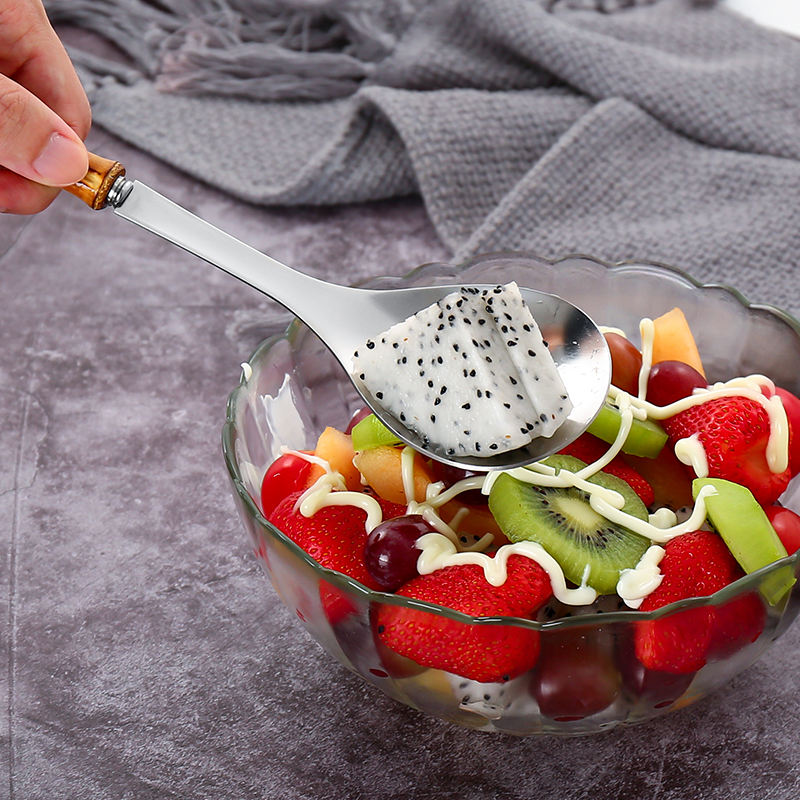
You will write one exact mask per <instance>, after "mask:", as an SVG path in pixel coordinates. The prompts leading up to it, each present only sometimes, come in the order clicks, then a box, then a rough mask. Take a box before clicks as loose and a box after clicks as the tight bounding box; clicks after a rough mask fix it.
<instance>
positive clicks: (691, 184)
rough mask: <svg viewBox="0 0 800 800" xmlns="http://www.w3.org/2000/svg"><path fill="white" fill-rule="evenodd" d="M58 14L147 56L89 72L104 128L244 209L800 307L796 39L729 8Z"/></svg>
mask: <svg viewBox="0 0 800 800" xmlns="http://www.w3.org/2000/svg"><path fill="white" fill-rule="evenodd" d="M47 5H48V10H49V12H50V14H51V17H52V18H53V19H54V20H56V21H57V22H70V23H73V24H78V25H84V26H89V27H94V28H95V29H96V30H98V31H100V32H102V33H103V34H104V35H106V36H107V37H109V38H111V39H114V40H116V41H117V43H118V45H120V47H121V48H122V49H123V50H124V51H125V53H126V54H127V56H128V57H129V59H130V61H129V63H128V64H127V65H126V66H121V65H119V64H117V65H114V64H111V63H109V62H105V61H99V60H97V59H95V58H90V57H85V56H82V54H80V53H76V52H73V53H72V55H73V58H74V59H75V60H76V62H77V63H78V64H79V66H80V68H81V72H82V76H83V77H84V79H85V82H86V84H87V87H88V90H89V94H90V97H91V100H92V104H93V110H94V118H95V121H96V122H97V123H99V124H100V125H101V126H103V127H105V128H107V129H108V130H110V131H112V132H114V133H116V134H118V135H120V136H121V137H123V138H125V139H127V140H129V141H130V142H132V143H133V144H135V145H137V146H139V147H141V148H143V149H144V150H146V151H148V152H150V153H152V154H154V155H156V156H158V157H160V158H162V159H164V160H166V161H168V162H170V163H171V164H174V165H176V166H177V167H179V168H181V169H183V170H185V171H187V172H188V173H190V174H192V175H194V176H197V177H198V178H201V179H202V180H204V181H206V182H208V183H210V184H213V185H215V186H218V187H220V188H222V189H224V190H227V191H228V192H230V193H231V194H233V195H235V196H237V197H239V198H243V199H245V200H248V201H252V202H255V203H263V204H309V203H310V204H333V203H347V202H353V201H365V200H374V199H379V198H388V197H394V196H399V195H404V194H409V193H415V192H418V193H419V194H420V195H421V196H422V198H423V200H424V202H425V206H426V208H427V210H428V213H429V215H430V218H431V220H432V222H433V224H434V225H435V227H436V230H437V231H438V233H439V235H440V236H441V238H442V240H443V242H444V243H445V244H446V245H447V246H448V247H449V248H451V249H452V251H453V252H454V256H455V258H457V259H462V258H464V257H467V256H469V255H472V254H475V253H478V252H485V251H494V250H499V249H509V248H513V249H525V250H531V251H534V252H536V253H538V254H540V255H544V256H549V257H557V256H560V255H564V254H567V253H574V252H582V253H588V254H592V255H595V256H597V257H599V258H602V259H606V260H612V261H614V260H625V259H646V260H651V261H653V260H654V261H661V262H666V263H669V264H673V265H675V266H678V267H682V268H685V269H688V270H689V271H690V272H692V273H693V274H694V275H695V276H697V277H698V278H700V279H702V280H705V281H717V282H737V283H741V282H744V284H746V285H747V287H748V291H749V292H750V293H754V294H755V295H756V296H757V297H760V298H769V299H770V300H772V301H773V302H775V303H777V304H779V305H783V306H784V307H787V308H789V309H790V310H792V311H794V312H795V313H796V312H798V311H800V278H798V276H797V274H796V271H795V268H794V264H795V259H796V254H797V252H798V250H799V249H800V211H798V207H799V206H800V203H799V202H798V201H800V162H799V159H800V42H798V41H796V40H794V39H792V38H790V37H788V36H785V35H783V34H780V33H776V32H772V31H768V30H766V29H762V28H759V27H757V26H756V25H755V24H752V23H750V22H748V21H746V20H744V19H743V18H741V17H739V16H736V15H734V14H732V13H730V12H727V11H726V10H724V9H721V8H719V7H717V6H716V5H715V3H714V2H708V0H706V2H699V0H547V1H545V0H431V2H421V0H416V2H415V1H414V0H358V1H357V0H349V2H341V0H340V2H333V0H327V2H325V1H324V0H316V2H315V0H305V2H297V1H295V2H288V1H287V2H283V3H281V2H256V0H249V1H247V0H240V2H236V1H235V0H194V2H192V1H191V0H182V2H178V3H173V4H170V6H171V8H172V12H166V11H159V10H156V6H154V5H152V4H150V3H147V2H144V0H119V2H110V1H109V0H50V2H48V3H47ZM309 98H310V99H309ZM156 188H157V187H156Z"/></svg>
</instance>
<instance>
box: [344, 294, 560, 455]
mask: <svg viewBox="0 0 800 800" xmlns="http://www.w3.org/2000/svg"><path fill="white" fill-rule="evenodd" d="M353 373H354V375H356V376H357V377H358V378H360V380H361V381H362V382H363V384H364V385H365V386H366V388H367V389H368V390H369V391H370V392H371V393H372V394H373V396H374V397H375V398H376V399H378V400H379V401H380V402H381V403H382V404H383V406H384V408H386V409H387V410H388V411H390V412H391V413H392V414H394V415H395V416H396V417H397V418H398V419H400V420H401V421H402V422H403V423H404V424H406V425H407V426H408V427H410V428H413V429H414V430H415V431H416V432H417V433H418V434H419V435H420V437H421V438H423V440H425V441H428V442H430V443H431V444H433V445H436V446H438V447H439V448H440V449H441V450H442V451H443V452H445V453H447V454H449V455H456V456H491V455H494V454H496V453H500V452H504V451H507V450H513V449H516V448H518V447H523V446H524V445H526V444H528V443H529V442H530V441H531V440H532V439H534V438H536V437H539V436H552V435H553V433H554V432H555V431H556V429H557V428H558V427H559V426H560V425H561V423H562V422H564V420H566V418H567V417H568V416H569V413H570V411H571V410H572V403H571V402H570V400H569V397H568V395H567V391H566V388H565V386H564V383H563V381H562V380H561V377H560V376H559V374H558V370H557V368H556V365H555V362H554V361H553V358H552V356H551V355H550V351H549V349H548V347H547V343H546V342H544V341H543V339H542V334H541V331H540V330H539V327H538V325H537V324H536V321H535V320H534V318H533V316H532V314H531V312H530V310H529V309H528V307H527V306H526V305H525V302H524V300H523V299H522V295H521V294H520V292H519V288H518V287H517V285H516V284H515V283H509V284H506V285H505V286H497V287H495V288H494V289H488V290H477V289H474V288H462V289H461V290H459V291H456V292H452V293H451V294H449V295H447V296H446V297H444V298H442V299H441V300H440V301H439V302H437V303H435V304H433V305H431V306H428V307H427V308H424V309H422V310H421V311H419V312H417V313H416V314H414V315H413V316H411V317H409V318H408V319H406V320H404V321H403V322H399V323H398V324H396V325H393V326H392V327H391V328H389V330H387V331H386V332H385V333H383V334H381V335H380V336H378V337H376V338H375V339H371V340H369V341H368V342H366V345H365V346H364V347H360V348H359V349H358V351H357V353H356V354H354V356H353Z"/></svg>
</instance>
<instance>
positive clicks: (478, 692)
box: [223, 253, 800, 735]
mask: <svg viewBox="0 0 800 800" xmlns="http://www.w3.org/2000/svg"><path fill="white" fill-rule="evenodd" d="M511 280H515V281H517V282H518V283H519V284H520V285H521V286H529V287H532V288H536V289H539V290H543V291H546V292H552V293H554V294H558V295H560V296H561V297H563V298H565V299H567V300H569V301H571V302H573V303H574V304H576V305H577V306H579V307H580V308H582V309H583V310H584V311H585V312H586V313H588V314H589V316H590V317H592V318H593V319H594V320H595V321H596V322H598V323H599V324H603V325H610V326H614V327H618V328H622V329H623V330H624V331H625V332H626V333H627V334H628V335H629V336H630V337H631V338H632V339H634V340H636V339H637V333H638V323H639V320H640V319H641V318H642V317H651V318H652V317H656V316H658V315H659V314H661V313H663V312H665V311H668V310H669V309H671V308H673V307H674V306H679V307H680V308H682V309H683V311H684V312H685V314H686V316H687V318H688V319H689V321H690V323H691V326H692V329H693V332H694V334H695V337H696V339H697V343H698V345H699V349H700V352H701V353H702V354H703V358H704V366H705V368H706V372H707V374H708V379H709V382H713V381H716V380H726V379H729V378H731V377H734V376H737V375H747V374H753V373H761V374H765V375H767V376H769V377H771V378H772V379H773V380H774V381H775V382H776V383H777V384H779V385H781V386H783V387H784V388H786V389H788V390H789V391H791V392H794V393H795V394H800V370H798V365H799V364H800V323H798V322H797V321H796V320H794V319H793V318H792V317H790V316H789V315H788V314H786V313H784V312H781V311H779V310H778V309H775V308H771V307H766V306H756V305H753V304H750V303H748V302H747V301H746V300H745V298H744V297H742V296H741V295H740V294H738V293H737V292H736V291H734V290H732V289H729V288H726V287H722V286H701V285H700V284H698V283H697V282H695V281H694V280H692V279H691V278H690V277H688V276H687V275H685V274H683V273H681V272H679V271H676V270H674V269H671V268H669V267H665V266H660V265H655V264H621V265H608V264H603V263H600V262H598V261H596V260H593V259H591V258H588V257H584V256H575V257H569V258H566V259H562V260H559V261H556V262H547V261H544V260H542V259H538V258H536V257H534V256H530V255H526V254H514V253H504V254H497V255H488V256H482V257H480V258H476V259H473V260H472V261H470V262H469V263H467V264H466V265H464V266H462V267H458V268H457V267H453V266H450V265H446V264H429V265H426V266H423V267H420V268H419V269H417V270H415V271H414V272H412V273H411V274H410V275H408V276H406V277H405V278H397V279H395V278H384V279H380V280H378V281H374V282H372V283H371V284H370V285H371V286H378V287H387V288H390V287H395V286H405V285H431V284H452V283H461V284H468V283H493V282H496V283H501V282H502V283H505V282H508V281H511ZM251 370H252V372H250V371H251ZM244 372H245V374H244V375H243V378H242V381H241V382H240V384H239V386H238V387H236V388H235V389H234V391H233V392H232V394H231V396H230V399H229V403H228V410H227V422H226V424H225V427H224V430H223V449H224V456H225V460H226V463H227V467H228V472H229V474H230V478H231V482H232V486H233V494H234V498H235V500H236V504H237V507H238V510H239V513H240V515H241V518H242V520H243V522H244V525H245V527H246V528H247V530H248V532H249V534H250V536H251V537H252V541H253V547H254V551H255V553H256V556H257V557H258V558H259V560H260V561H261V563H262V564H263V566H264V568H265V570H266V572H267V574H268V576H269V578H270V580H271V582H272V585H273V586H274V588H275V590H276V591H277V593H278V594H279V596H280V597H281V599H282V601H283V602H284V603H285V604H286V606H287V607H288V608H289V609H290V610H292V611H293V612H294V613H295V614H296V615H297V617H298V619H299V620H300V622H301V623H302V625H303V627H305V629H306V630H307V631H308V632H309V633H310V634H311V636H312V637H313V638H314V639H315V640H316V641H317V642H318V643H319V644H320V645H321V646H322V647H323V648H324V649H325V650H327V651H328V653H330V654H331V655H332V656H333V657H334V658H336V659H337V660H338V661H340V662H341V663H342V664H344V665H345V666H346V667H348V668H349V669H350V670H352V671H353V672H355V673H356V674H358V675H360V676H361V677H362V678H363V679H364V680H365V681H367V682H368V683H370V684H372V685H373V686H375V687H376V688H377V689H380V690H381V691H383V692H384V693H386V694H387V695H389V696H390V697H393V698H395V699H396V700H398V701H400V702H401V703H405V704H406V705H408V706H411V707H413V708H415V709H418V710H420V711H422V712H424V713H426V714H431V715H433V716H435V717H439V718H442V719H446V720H449V721H451V722H454V723H457V724H459V725H463V726H466V727H469V728H475V729H480V730H486V731H500V732H503V733H508V734H516V735H530V734H541V733H549V734H561V735H573V734H586V733H592V732H596V731H600V730H604V729H608V728H612V727H614V726H616V725H620V724H631V723H638V722H644V721H646V720H649V719H652V718H654V717H656V716H659V715H661V714H665V713H668V712H671V711H673V710H675V709H679V708H682V707H685V706H687V705H689V704H690V703H693V702H695V701H696V700H699V699H700V698H702V697H704V696H705V695H707V694H709V693H710V692H712V691H713V690H714V689H716V688H717V687H719V686H721V685H723V684H725V683H726V682H727V681H729V680H730V679H731V678H732V677H733V676H734V675H736V674H737V673H738V672H740V671H741V670H743V669H745V668H746V667H747V666H748V665H750V664H751V663H752V662H753V661H754V660H755V659H757V658H758V657H759V656H760V655H761V654H762V653H763V652H764V651H765V650H766V649H767V648H768V647H770V646H771V644H772V643H773V642H774V641H775V639H777V638H778V637H779V636H780V635H781V634H782V633H783V631H784V630H786V628H787V627H788V625H789V624H790V623H791V621H792V620H793V619H794V617H795V616H796V615H797V612H798V608H800V605H799V603H800V589H798V588H797V587H798V586H800V582H797V583H795V585H794V589H793V590H792V591H791V592H788V593H787V595H786V596H785V597H784V598H783V600H782V601H781V602H780V603H778V604H777V605H775V606H770V605H769V604H767V603H765V602H763V600H762V599H761V597H762V596H761V594H760V593H759V587H760V586H761V585H762V584H763V583H764V582H766V581H769V580H770V579H771V578H772V579H774V573H776V572H777V571H784V572H786V571H790V572H793V573H794V574H795V576H796V575H797V574H798V572H800V554H796V555H794V556H789V557H787V558H785V559H783V560H782V561H779V562H776V563H774V564H772V565H770V566H768V567H765V568H764V569H762V570H760V571H758V572H755V573H752V574H750V575H747V576H745V577H743V578H741V579H740V580H738V581H736V582H735V583H732V584H730V585H728V586H726V587H725V588H724V589H722V590H721V591H719V592H717V593H716V594H715V595H713V596H712V597H708V598H694V599H690V600H685V601H681V602H679V603H673V604H671V605H669V606H665V607H663V608H661V609H658V610H657V611H653V612H649V613H644V612H639V611H633V610H619V606H618V605H616V604H614V605H612V606H610V607H608V608H606V609H604V610H603V611H602V612H601V611H594V612H592V613H586V614H581V613H577V614H574V615H573V616H570V617H563V618H559V619H556V620H554V621H547V619H546V618H545V617H541V618H540V619H539V620H536V621H532V620H525V619H520V618H491V619H489V618H474V617H470V616H467V615H465V614H461V613H459V612H457V611H453V610H450V609H446V608H442V607H440V606H436V605H431V604H428V603H424V602H420V601H414V600H408V599H406V598H403V597H400V596H397V595H393V594H387V593H382V592H376V591H371V590H369V589H367V588H365V587H364V586H363V585H362V584H360V583H358V582H357V581H355V580H353V579H351V578H348V577H346V576H344V575H342V574H340V573H338V572H334V571H331V570H328V569H324V568H322V567H320V566H319V564H317V562H316V561H314V560H313V559H312V558H311V557H310V556H308V555H307V554H306V553H305V552H303V551H302V550H301V549H300V548H299V547H298V546H297V545H295V544H294V543H293V542H292V541H291V540H289V539H288V538H287V537H286V536H284V534H283V533H281V531H279V530H277V529H276V528H275V527H273V526H272V525H270V523H268V522H267V521H266V519H265V518H264V517H263V515H262V514H261V511H260V509H259V502H260V500H259V498H260V485H261V479H262V477H263V475H264V473H265V471H266V469H267V467H268V466H269V464H270V463H271V462H272V461H273V460H274V459H275V458H276V457H277V456H278V455H279V454H280V448H281V446H282V445H285V446H287V447H289V448H293V449H313V447H314V444H315V442H316V439H317V436H318V434H319V433H320V432H321V430H322V429H323V428H324V427H325V426H326V425H333V426H336V427H339V428H340V429H343V428H344V427H345V426H346V424H347V422H348V420H349V418H350V416H351V414H352V413H353V412H354V411H355V410H357V409H358V408H360V407H361V405H362V403H361V402H360V400H359V398H358V396H357V394H356V392H355V390H354V389H353V387H352V385H351V384H350V382H349V380H348V378H347V376H346V374H345V372H344V371H343V370H342V368H341V367H340V366H339V364H338V363H337V362H336V361H335V360H334V358H333V356H332V355H330V353H329V352H328V350H327V349H326V347H325V346H324V345H323V344H322V342H320V340H319V339H317V338H316V337H315V336H314V335H313V334H312V333H311V332H310V331H309V330H308V329H307V328H306V327H305V326H304V325H303V324H301V323H300V322H297V321H295V322H294V323H293V324H292V325H291V326H290V327H289V329H288V330H287V332H286V333H285V335H283V336H279V337H275V338H272V339H269V340H267V341H265V342H263V343H262V344H261V345H260V346H259V347H258V349H257V350H256V351H255V353H254V354H253V356H252V357H251V359H250V361H249V368H247V367H245V370H244ZM248 373H249V374H248ZM781 502H782V503H783V504H784V505H786V506H788V507H790V508H792V509H793V510H795V511H798V512H800V480H795V481H793V483H792V484H791V485H790V486H789V489H788V490H787V491H786V493H785V494H784V495H783V497H782V498H781ZM615 600H616V598H615ZM744 602H749V603H751V604H753V603H754V604H755V606H756V608H757V613H758V614H761V615H762V618H763V620H764V624H763V630H762V631H761V633H760V635H758V636H757V638H756V639H755V641H752V642H748V643H746V644H742V642H741V641H740V642H738V643H737V642H733V643H731V642H729V643H728V646H727V647H723V648H721V649H718V650H717V651H716V652H715V654H714V656H713V657H709V659H708V661H707V663H706V664H705V666H703V667H702V668H700V669H699V670H698V671H697V672H693V673H690V674H672V673H666V672H654V671H651V670H648V669H645V668H644V667H643V666H642V665H641V664H640V663H639V661H638V660H637V659H636V656H635V653H634V648H633V644H632V642H633V636H634V631H635V630H636V629H637V626H642V625H648V624H649V625H652V624H654V623H655V624H659V622H661V624H670V623H671V622H672V621H674V620H675V619H676V618H677V617H678V615H684V617H683V618H684V619H689V618H690V617H691V615H692V614H698V613H705V611H706V610H707V609H708V608H709V607H715V608H716V609H717V611H718V612H719V610H720V609H724V608H727V607H731V608H733V604H736V603H744ZM382 604H390V605H405V606H407V607H410V608H414V609H417V612H418V613H420V614H423V615H434V616H435V617H438V618H448V619H449V620H452V621H454V623H456V624H457V625H458V626H462V625H463V626H496V625H504V626H505V625H508V626H514V627H519V628H524V629H527V630H528V631H530V632H532V634H531V635H532V637H533V638H538V641H539V645H540V656H539V659H538V661H537V663H536V665H535V666H534V667H533V668H532V669H531V670H529V671H528V672H526V673H524V674H522V675H520V676H518V677H515V678H513V679H512V680H510V681H507V682H504V683H477V682H475V681H472V680H468V679H466V678H463V677H460V676H458V675H453V674H450V673H447V672H444V671H442V670H438V669H427V668H425V667H423V666H421V665H419V664H417V663H415V662H413V661H411V660H410V659H408V658H404V657H401V656H399V655H397V654H395V653H394V652H393V651H391V650H388V649H387V648H386V647H385V646H384V645H382V643H381V642H380V641H379V640H378V638H377V637H376V636H375V630H374V627H375V623H374V620H375V618H376V614H377V612H378V610H379V608H380V607H381V605H382ZM696 609H701V610H700V611H697V610H696ZM679 621H680V620H679ZM565 675H567V676H570V677H569V678H568V680H567V682H566V683H567V685H565V680H564V676H565Z"/></svg>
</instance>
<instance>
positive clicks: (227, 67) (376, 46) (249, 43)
mask: <svg viewBox="0 0 800 800" xmlns="http://www.w3.org/2000/svg"><path fill="white" fill-rule="evenodd" d="M424 4H425V0H177V2H171V3H169V4H166V3H163V4H162V3H160V2H158V1H157V0H150V1H148V0H45V7H46V9H47V13H48V16H49V18H50V20H51V22H52V23H53V24H54V25H70V26H75V27H78V28H81V29H84V30H90V31H93V32H94V33H96V34H98V35H100V36H102V37H103V38H105V39H107V40H109V41H111V42H112V43H113V44H114V45H115V46H116V47H118V48H119V49H120V50H121V51H122V52H123V53H124V54H125V55H126V56H127V57H128V58H129V59H130V60H131V61H132V62H133V64H134V65H135V67H136V68H137V69H138V70H139V71H140V72H141V73H142V74H144V75H145V76H147V77H148V78H150V79H151V80H153V81H154V82H155V84H156V86H157V88H158V89H159V90H161V91H165V92H176V93H182V94H189V95H199V94H204V95H208V94H211V95H234V96H237V97H244V98H249V99H253V100H286V99H303V100H329V99H333V98H336V97H342V96H345V95H349V94H352V93H353V92H355V91H356V90H357V89H358V87H359V86H360V84H361V83H362V82H363V81H364V79H365V78H367V77H368V76H369V75H370V72H371V70H372V67H373V66H374V64H376V63H377V62H379V61H381V60H382V59H383V58H385V57H386V56H387V55H388V54H389V53H391V52H392V50H393V49H394V46H395V43H396V42H397V39H398V37H399V36H400V35H402V33H403V31H404V30H405V29H406V27H407V26H408V24H409V23H410V21H411V20H412V19H413V17H414V15H415V14H416V12H417V10H418V9H419V8H420V7H421V6H422V5H424ZM75 60H76V61H77V62H78V63H80V62H81V55H80V54H77V56H76V57H75ZM85 66H87V67H89V69H91V70H92V71H93V72H95V71H96V70H97V69H98V68H99V66H100V65H99V62H98V61H97V59H94V60H93V62H92V63H91V64H88V63H87V64H86V65H85ZM109 70H110V71H113V68H112V67H111V65H109Z"/></svg>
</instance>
